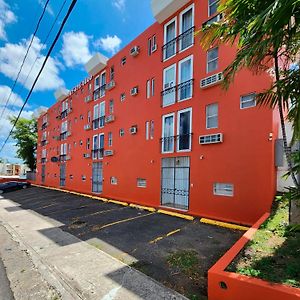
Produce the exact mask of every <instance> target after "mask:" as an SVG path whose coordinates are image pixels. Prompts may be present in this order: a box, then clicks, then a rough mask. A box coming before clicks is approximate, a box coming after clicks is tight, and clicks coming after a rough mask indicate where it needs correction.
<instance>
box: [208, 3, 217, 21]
mask: <svg viewBox="0 0 300 300" xmlns="http://www.w3.org/2000/svg"><path fill="white" fill-rule="evenodd" d="M216 2H218V0H215V1H214V2H213V3H212V4H209V0H207V15H208V17H213V16H214V15H216V13H214V14H212V15H211V14H210V13H209V11H210V7H211V6H212V5H214V4H215V3H216ZM217 13H218V10H217Z"/></svg>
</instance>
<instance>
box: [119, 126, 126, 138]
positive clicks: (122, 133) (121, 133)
mask: <svg viewBox="0 0 300 300" xmlns="http://www.w3.org/2000/svg"><path fill="white" fill-rule="evenodd" d="M119 133H120V136H124V133H125V132H124V129H123V128H121V129H120V132H119Z"/></svg>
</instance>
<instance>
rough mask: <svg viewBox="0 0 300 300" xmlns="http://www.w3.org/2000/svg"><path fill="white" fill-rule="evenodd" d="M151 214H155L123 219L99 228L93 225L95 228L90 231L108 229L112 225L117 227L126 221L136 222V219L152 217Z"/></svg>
mask: <svg viewBox="0 0 300 300" xmlns="http://www.w3.org/2000/svg"><path fill="white" fill-rule="evenodd" d="M153 214H155V212H153V213H150V214H146V215H143V216H137V217H132V218H127V219H124V220H120V221H116V222H112V223H109V224H106V225H103V226H101V227H97V225H94V226H93V228H95V229H94V230H93V229H92V231H98V230H101V229H104V228H107V227H110V226H113V225H117V224H121V223H125V222H128V221H132V220H136V219H140V218H144V217H148V216H150V215H153Z"/></svg>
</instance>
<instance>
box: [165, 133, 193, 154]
mask: <svg viewBox="0 0 300 300" xmlns="http://www.w3.org/2000/svg"><path fill="white" fill-rule="evenodd" d="M192 135H193V134H192V133H186V134H180V135H175V136H167V137H163V138H161V139H160V142H161V152H162V153H172V152H174V146H175V144H176V151H189V150H191V145H192Z"/></svg>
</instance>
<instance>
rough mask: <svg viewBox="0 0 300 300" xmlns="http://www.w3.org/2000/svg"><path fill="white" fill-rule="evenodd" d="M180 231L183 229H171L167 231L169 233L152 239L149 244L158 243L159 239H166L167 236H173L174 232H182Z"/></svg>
mask: <svg viewBox="0 0 300 300" xmlns="http://www.w3.org/2000/svg"><path fill="white" fill-rule="evenodd" d="M180 231H181V229H176V230H173V231H171V232H169V233H167V234H165V235H162V236H159V237H157V238H156V239H154V240H152V241H150V242H149V244H155V243H157V242H158V241H161V240H162V239H165V238H167V237H169V236H171V235H173V234H175V233H178V232H180Z"/></svg>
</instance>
